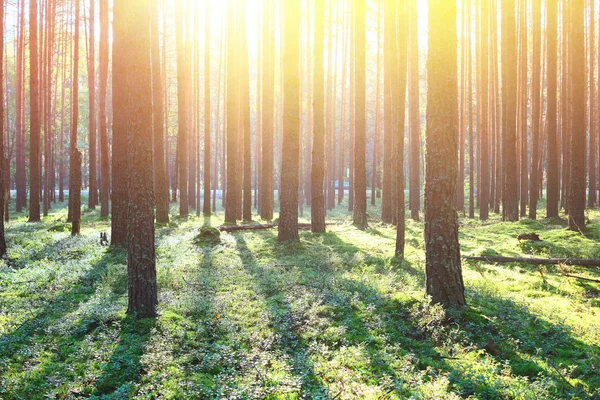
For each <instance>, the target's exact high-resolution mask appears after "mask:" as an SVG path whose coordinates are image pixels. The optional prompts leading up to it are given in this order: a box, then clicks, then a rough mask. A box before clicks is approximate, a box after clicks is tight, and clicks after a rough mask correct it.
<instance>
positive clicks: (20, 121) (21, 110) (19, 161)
mask: <svg viewBox="0 0 600 400" xmlns="http://www.w3.org/2000/svg"><path fill="white" fill-rule="evenodd" d="M25 13H26V10H25V0H21V1H20V2H19V7H18V14H19V31H18V39H17V62H16V67H17V71H16V78H17V79H16V85H15V89H16V94H15V95H16V110H15V115H16V121H15V136H16V146H15V147H16V170H15V186H16V189H17V198H16V201H15V203H16V204H15V205H16V207H15V209H16V211H17V212H18V213H20V212H21V211H23V207H25V206H26V203H27V178H26V171H25V168H26V164H25V154H26V145H25V123H24V120H25V90H24V86H25V78H24V75H25V61H24V60H25Z"/></svg>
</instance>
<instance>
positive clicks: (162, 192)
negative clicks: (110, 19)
mask: <svg viewBox="0 0 600 400" xmlns="http://www.w3.org/2000/svg"><path fill="white" fill-rule="evenodd" d="M151 3H152V4H151V9H150V12H151V18H152V19H151V21H150V29H151V34H150V35H151V36H150V40H151V46H152V47H151V53H152V55H151V61H152V111H153V123H154V125H153V127H152V129H153V130H152V131H153V139H154V188H155V193H154V198H155V205H156V222H160V223H163V224H166V223H168V222H169V185H168V181H167V173H166V167H165V135H164V126H165V121H164V115H165V113H164V102H163V97H164V94H163V79H162V76H161V64H160V45H159V35H158V33H159V32H158V18H159V16H158V4H157V3H156V2H151ZM163 62H166V60H163Z"/></svg>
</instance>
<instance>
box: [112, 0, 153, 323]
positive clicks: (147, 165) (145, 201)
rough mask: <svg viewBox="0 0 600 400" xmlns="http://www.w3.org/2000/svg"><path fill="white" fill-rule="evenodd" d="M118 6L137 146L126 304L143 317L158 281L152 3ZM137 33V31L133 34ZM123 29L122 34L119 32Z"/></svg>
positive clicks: (147, 313)
mask: <svg viewBox="0 0 600 400" xmlns="http://www.w3.org/2000/svg"><path fill="white" fill-rule="evenodd" d="M118 3H123V6H122V7H123V8H119V7H118V6H117V4H116V3H115V16H114V25H116V26H119V27H121V28H124V29H118V30H115V35H114V40H115V41H117V40H120V41H122V43H123V42H124V43H125V44H126V45H127V52H126V55H127V58H128V67H129V69H130V73H129V74H128V75H127V78H128V79H127V85H126V86H125V87H115V88H113V91H121V90H125V91H126V92H125V93H124V94H122V96H123V97H122V98H124V99H125V104H123V105H122V106H123V107H124V108H125V109H126V112H127V114H128V116H129V119H128V123H127V125H126V126H127V129H128V131H129V132H130V135H131V138H132V142H133V143H135V146H132V148H131V154H130V157H131V164H130V165H131V168H130V170H129V171H127V172H126V174H127V177H128V189H129V194H130V195H131V199H132V200H133V201H131V202H130V204H129V213H128V214H129V227H128V238H127V243H128V252H127V273H128V278H129V280H128V300H129V301H128V307H127V313H128V314H133V315H136V316H138V317H141V318H146V317H154V316H156V304H157V303H158V298H157V285H156V261H155V248H154V196H153V194H154V183H153V168H152V165H153V162H152V161H153V160H152V158H153V155H152V153H153V135H151V134H149V132H152V111H153V109H152V70H151V39H150V34H151V33H150V24H151V22H150V21H151V20H152V18H151V17H152V13H151V10H150V7H151V5H150V2H148V1H146V0H133V1H128V2H118ZM133 32H135V34H132V33H133ZM120 34H125V36H124V37H121V38H118V35H120Z"/></svg>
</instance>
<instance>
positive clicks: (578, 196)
mask: <svg viewBox="0 0 600 400" xmlns="http://www.w3.org/2000/svg"><path fill="white" fill-rule="evenodd" d="M569 4H570V11H571V13H570V14H571V18H570V19H571V21H570V22H571V31H570V35H569V55H570V56H571V68H572V74H571V80H570V86H571V94H572V99H571V100H572V102H571V141H570V146H569V147H570V159H571V160H570V169H569V189H568V196H569V202H568V204H569V208H568V209H569V229H571V230H573V231H578V232H580V231H582V230H583V229H585V186H586V185H585V160H586V140H585V139H586V129H585V106H586V105H585V84H584V80H585V76H584V75H585V45H584V43H585V42H584V41H585V39H584V37H585V25H584V19H585V18H584V9H585V5H584V1H583V0H573V1H571V2H569Z"/></svg>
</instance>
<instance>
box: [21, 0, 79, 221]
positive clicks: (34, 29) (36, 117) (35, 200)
mask: <svg viewBox="0 0 600 400" xmlns="http://www.w3.org/2000/svg"><path fill="white" fill-rule="evenodd" d="M37 14H38V6H37V0H30V2H29V118H30V127H29V130H30V134H29V135H30V136H29V195H30V197H31V199H30V201H29V222H39V221H40V220H41V218H40V187H41V185H40V183H41V182H40V173H39V171H40V166H41V165H40V155H41V147H42V146H41V142H40V137H41V110H40V83H39V81H40V76H39V58H38V15H37ZM75 38H76V39H77V32H75ZM69 197H70V196H69Z"/></svg>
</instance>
